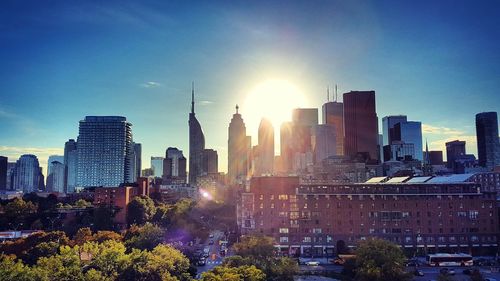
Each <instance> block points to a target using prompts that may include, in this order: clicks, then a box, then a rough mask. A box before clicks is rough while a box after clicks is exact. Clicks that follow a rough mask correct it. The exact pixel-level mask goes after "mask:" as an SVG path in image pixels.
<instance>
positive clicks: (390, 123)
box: [382, 115, 408, 146]
mask: <svg viewBox="0 0 500 281" xmlns="http://www.w3.org/2000/svg"><path fill="white" fill-rule="evenodd" d="M406 121H408V117H407V116H406V115H391V116H385V117H383V118H382V135H383V137H384V139H383V144H384V146H386V145H390V144H392V142H393V141H395V140H398V139H397V138H396V132H395V131H394V126H395V125H396V124H398V123H401V122H406Z"/></svg>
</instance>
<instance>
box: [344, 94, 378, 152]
mask: <svg viewBox="0 0 500 281" xmlns="http://www.w3.org/2000/svg"><path fill="white" fill-rule="evenodd" d="M344 128H345V141H344V152H345V155H347V156H349V157H351V158H358V159H360V160H364V161H366V160H377V156H378V155H379V152H378V150H377V144H378V121H377V111H376V109H375V91H351V92H349V93H345V94H344Z"/></svg>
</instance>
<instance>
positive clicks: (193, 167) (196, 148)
mask: <svg viewBox="0 0 500 281" xmlns="http://www.w3.org/2000/svg"><path fill="white" fill-rule="evenodd" d="M204 149H205V136H204V135H203V131H202V130H201V125H200V122H198V119H196V116H195V113H194V83H193V85H192V88H191V113H189V183H190V184H191V185H195V184H196V179H197V178H198V176H200V175H201V174H202V173H203V167H202V165H203V150H204Z"/></svg>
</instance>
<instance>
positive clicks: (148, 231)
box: [124, 222, 165, 250]
mask: <svg viewBox="0 0 500 281" xmlns="http://www.w3.org/2000/svg"><path fill="white" fill-rule="evenodd" d="M164 235H165V233H164V231H163V230H162V229H161V228H160V227H159V226H156V225H154V224H151V223H149V222H148V223H146V224H144V225H143V226H138V225H132V226H131V227H130V228H129V229H128V230H127V232H126V233H125V236H124V239H125V245H127V247H128V248H129V249H132V248H135V249H140V250H152V249H153V248H154V247H156V246H157V245H158V244H160V243H162V242H163V240H164Z"/></svg>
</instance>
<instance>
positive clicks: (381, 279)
mask: <svg viewBox="0 0 500 281" xmlns="http://www.w3.org/2000/svg"><path fill="white" fill-rule="evenodd" d="M405 260H406V258H405V256H404V254H403V252H402V251H401V249H400V248H399V247H398V246H397V245H395V244H393V243H390V242H388V241H386V240H382V239H373V240H368V241H363V242H361V243H360V245H359V248H358V250H357V251H356V276H355V279H356V280H360V281H404V280H410V279H411V276H410V275H409V274H408V273H406V272H405V265H404V263H405Z"/></svg>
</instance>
